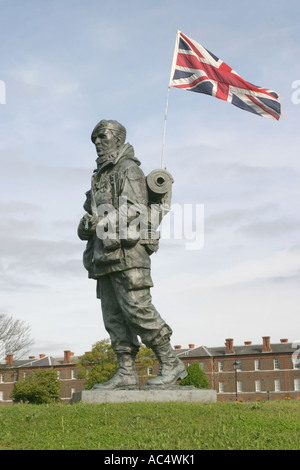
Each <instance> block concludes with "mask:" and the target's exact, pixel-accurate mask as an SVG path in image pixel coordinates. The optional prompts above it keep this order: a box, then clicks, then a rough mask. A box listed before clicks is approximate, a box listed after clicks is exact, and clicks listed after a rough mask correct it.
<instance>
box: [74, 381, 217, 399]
mask: <svg viewBox="0 0 300 470" xmlns="http://www.w3.org/2000/svg"><path fill="white" fill-rule="evenodd" d="M170 401H179V402H183V401H186V402H216V401H217V392H216V390H208V389H199V388H196V387H193V386H178V385H169V386H167V385H165V386H158V385H157V386H152V387H149V386H147V385H146V386H143V387H128V388H123V389H116V390H83V391H82V392H75V393H74V394H73V397H72V403H79V402H82V403H133V402H170Z"/></svg>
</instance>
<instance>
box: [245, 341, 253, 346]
mask: <svg viewBox="0 0 300 470" xmlns="http://www.w3.org/2000/svg"><path fill="white" fill-rule="evenodd" d="M244 344H245V346H250V344H252V341H244Z"/></svg>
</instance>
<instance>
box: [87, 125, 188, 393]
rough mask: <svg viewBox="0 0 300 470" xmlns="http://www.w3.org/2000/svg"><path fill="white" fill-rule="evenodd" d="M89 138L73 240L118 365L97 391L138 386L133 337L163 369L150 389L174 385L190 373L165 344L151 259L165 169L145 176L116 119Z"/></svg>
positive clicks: (165, 194) (164, 196)
mask: <svg viewBox="0 0 300 470" xmlns="http://www.w3.org/2000/svg"><path fill="white" fill-rule="evenodd" d="M91 139H92V142H93V143H94V145H95V147H96V152H97V159H96V163H97V168H96V169H95V170H94V172H93V175H92V179H91V189H90V190H89V191H88V192H87V193H86V201H85V203H84V209H85V211H86V213H85V215H84V216H83V217H82V219H81V221H80V223H79V227H78V235H79V238H80V239H81V240H85V241H86V242H87V245H86V249H85V251H84V255H83V263H84V266H85V268H86V269H87V270H88V273H89V277H90V278H91V279H95V280H96V281H97V297H98V298H99V299H101V307H102V314H103V321H104V326H105V328H106V330H107V332H108V333H109V336H110V339H111V345H112V348H113V350H114V351H115V353H116V355H117V360H118V364H119V368H118V371H117V373H116V374H115V376H114V377H113V378H112V379H111V380H109V381H108V382H106V383H103V384H97V385H95V386H94V388H95V389H117V388H124V387H125V388H126V387H129V386H130V387H132V386H137V385H138V376H137V372H136V368H135V357H136V354H137V352H138V350H139V340H138V336H139V337H140V338H141V341H142V343H144V344H145V345H146V346H147V347H149V348H151V349H152V350H153V351H154V353H155V355H156V356H157V359H158V361H159V364H160V368H159V373H158V375H157V377H155V378H153V379H151V380H149V381H148V383H147V385H149V386H151V385H169V384H174V383H175V382H176V381H177V380H178V379H182V378H184V377H185V376H186V375H187V373H186V370H185V366H184V364H183V363H182V362H181V361H180V360H179V359H178V358H177V357H176V355H175V353H174V351H173V349H172V347H171V345H170V337H171V335H172V330H171V328H170V326H169V325H167V324H166V322H165V321H164V320H163V319H162V317H161V316H160V314H159V313H158V311H157V310H156V308H155V307H154V305H153V304H152V298H151V294H150V288H151V287H152V286H153V283H152V279H151V274H150V264H151V263H150V255H151V254H152V253H153V252H155V251H156V250H157V248H158V239H157V232H156V229H157V227H158V225H159V223H160V221H161V218H162V216H163V215H164V210H165V211H167V209H165V208H166V207H169V206H170V197H171V196H170V195H171V189H170V187H171V186H172V177H170V174H169V173H168V172H166V171H165V170H162V171H161V172H158V173H159V175H156V174H155V172H153V173H154V178H151V176H150V177H149V179H148V177H147V179H146V178H145V175H144V173H143V171H142V170H141V168H140V164H141V163H140V161H139V160H138V159H137V158H136V157H135V155H134V149H133V147H132V146H131V145H130V144H129V143H125V140H126V129H125V127H124V126H122V125H121V124H120V123H119V122H117V121H113V120H102V121H100V122H99V123H98V124H97V125H96V127H95V129H94V130H93V132H92V135H91ZM150 175H151V174H150ZM168 178H169V180H168ZM170 179H171V184H170V183H169V181H170ZM153 185H154V186H155V187H154V188H153ZM164 185H166V187H167V189H168V190H165V189H164V188H163V187H164ZM151 187H152V190H151ZM155 188H157V191H156V189H155ZM153 208H154V210H153Z"/></svg>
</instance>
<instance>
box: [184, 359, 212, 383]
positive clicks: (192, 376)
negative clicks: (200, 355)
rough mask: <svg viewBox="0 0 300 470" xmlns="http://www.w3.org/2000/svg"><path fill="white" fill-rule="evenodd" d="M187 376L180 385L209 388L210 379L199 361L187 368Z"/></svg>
mask: <svg viewBox="0 0 300 470" xmlns="http://www.w3.org/2000/svg"><path fill="white" fill-rule="evenodd" d="M187 373H188V375H187V377H186V378H185V379H183V380H181V382H180V383H179V385H193V386H194V387H196V388H209V381H208V378H207V377H206V374H205V372H204V370H203V369H202V367H201V366H200V364H199V363H198V362H193V363H192V364H191V365H190V366H189V367H188V368H187Z"/></svg>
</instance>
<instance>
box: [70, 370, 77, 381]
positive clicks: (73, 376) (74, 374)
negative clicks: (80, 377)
mask: <svg viewBox="0 0 300 470" xmlns="http://www.w3.org/2000/svg"><path fill="white" fill-rule="evenodd" d="M71 378H72V379H76V369H72V372H71Z"/></svg>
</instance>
